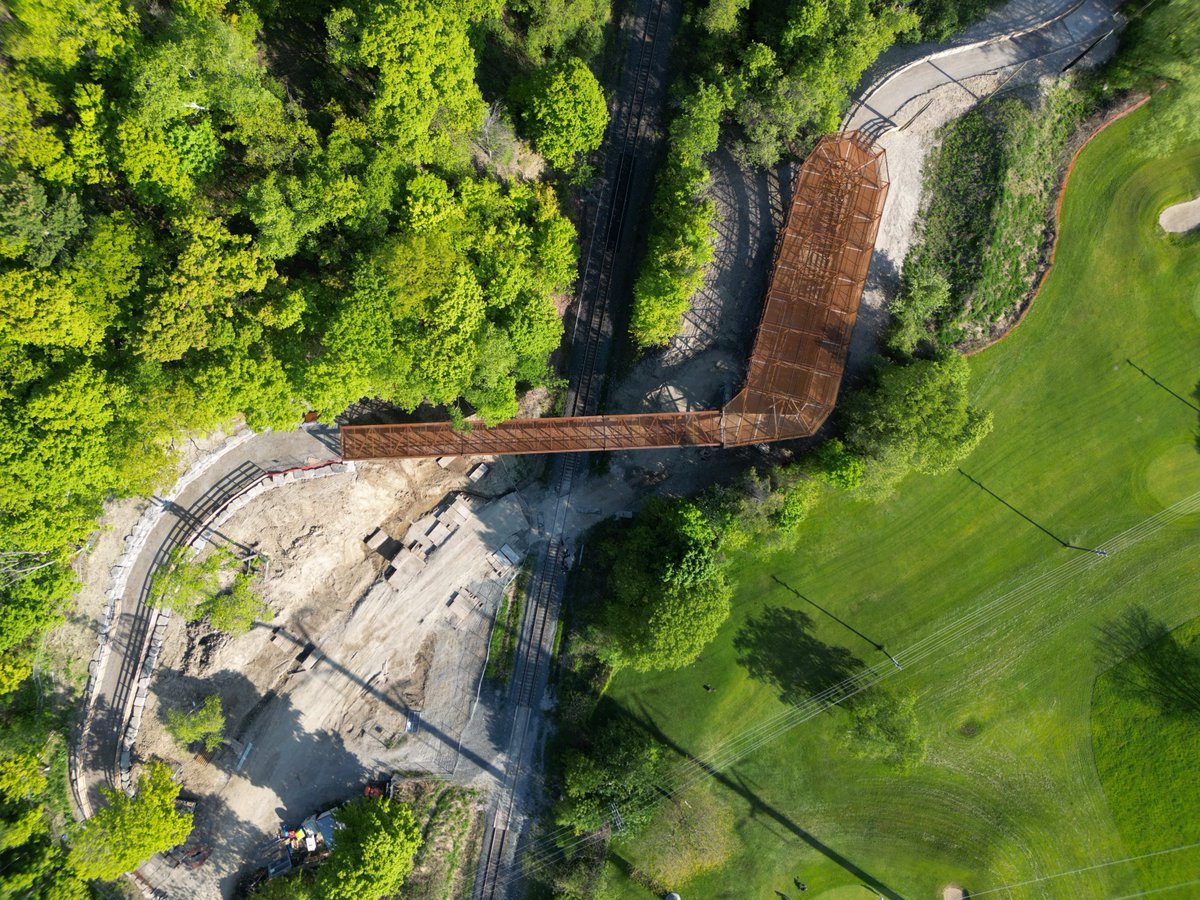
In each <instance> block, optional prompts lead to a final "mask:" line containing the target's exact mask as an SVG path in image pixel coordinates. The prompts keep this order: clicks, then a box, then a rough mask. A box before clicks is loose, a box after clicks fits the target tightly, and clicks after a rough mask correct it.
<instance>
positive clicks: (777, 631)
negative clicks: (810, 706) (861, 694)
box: [733, 606, 863, 705]
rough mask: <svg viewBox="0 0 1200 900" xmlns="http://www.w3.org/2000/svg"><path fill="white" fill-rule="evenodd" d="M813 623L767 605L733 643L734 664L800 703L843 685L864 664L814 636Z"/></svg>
mask: <svg viewBox="0 0 1200 900" xmlns="http://www.w3.org/2000/svg"><path fill="white" fill-rule="evenodd" d="M812 630H813V620H812V618H811V617H810V616H808V615H806V614H805V613H803V612H801V611H800V610H798V609H791V608H789V607H786V606H770V607H767V608H766V609H764V610H763V611H762V612H761V613H759V614H758V615H757V616H755V617H753V618H751V619H749V620H748V621H747V622H746V624H745V625H743V626H742V627H741V629H740V630H739V631H738V633H737V635H736V636H735V637H734V639H733V646H734V648H735V649H736V650H737V652H738V662H739V663H741V664H742V665H743V666H745V667H746V671H747V672H749V674H750V677H751V678H753V679H755V680H756V681H762V682H765V683H767V684H769V685H771V686H772V687H774V688H775V689H776V690H777V691H778V692H779V699H780V700H782V701H783V702H784V703H788V704H793V705H794V704H798V703H802V702H804V701H805V700H807V699H809V698H810V697H813V696H816V695H819V694H822V693H823V692H825V691H827V690H829V689H830V688H832V687H834V686H835V685H838V684H840V683H841V682H843V681H845V680H846V679H847V678H849V677H850V676H851V675H853V674H854V673H855V672H856V671H857V670H858V669H860V668H862V665H863V662H862V660H861V659H859V658H858V657H857V656H855V655H854V654H853V653H851V652H850V651H849V650H847V649H846V648H845V647H834V646H831V645H829V644H825V643H822V642H821V641H819V640H817V639H816V638H815V637H813V635H812Z"/></svg>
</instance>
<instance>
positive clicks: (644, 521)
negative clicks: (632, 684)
mask: <svg viewBox="0 0 1200 900" xmlns="http://www.w3.org/2000/svg"><path fill="white" fill-rule="evenodd" d="M719 549H720V538H719V535H718V533H717V531H716V529H715V528H714V527H713V526H712V524H711V523H710V522H709V521H708V519H707V518H706V517H705V515H704V513H703V512H702V511H701V509H700V508H699V507H697V506H696V505H695V504H693V503H689V502H687V501H678V500H659V499H655V500H651V501H650V502H649V503H648V504H647V505H646V507H645V509H644V510H643V511H642V513H641V514H640V515H639V516H638V518H637V519H636V520H635V522H634V524H633V526H632V527H630V528H629V529H627V530H626V531H625V532H624V533H623V534H622V535H620V537H618V538H617V539H615V540H614V541H613V542H612V544H611V545H610V546H609V547H608V548H606V550H604V551H603V552H604V553H605V555H606V557H607V558H608V559H610V560H611V571H610V575H609V590H610V592H611V601H610V602H609V603H608V604H607V605H606V607H605V609H604V612H603V625H602V628H603V630H604V632H605V633H604V636H603V638H602V641H601V644H602V653H603V655H604V656H605V657H606V659H607V660H608V661H609V662H610V663H612V664H613V665H617V666H620V665H629V666H632V667H633V668H635V669H638V670H641V671H646V670H650V669H677V668H681V667H683V666H686V665H689V664H690V663H692V662H694V661H695V659H696V657H697V656H699V655H700V651H701V650H703V649H704V647H705V645H706V644H707V643H708V642H709V641H711V640H712V638H713V637H714V636H715V635H716V633H717V629H718V628H720V627H721V625H722V623H724V621H725V619H727V618H728V617H729V600H730V596H731V594H732V592H731V590H730V588H729V585H728V584H727V583H726V581H725V576H724V573H723V571H722V566H721V563H720V558H719Z"/></svg>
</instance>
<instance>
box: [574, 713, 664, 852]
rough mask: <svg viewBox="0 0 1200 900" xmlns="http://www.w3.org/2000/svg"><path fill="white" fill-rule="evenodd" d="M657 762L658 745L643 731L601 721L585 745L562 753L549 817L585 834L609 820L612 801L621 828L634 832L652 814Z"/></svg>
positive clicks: (659, 757) (624, 723)
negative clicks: (558, 795)
mask: <svg viewBox="0 0 1200 900" xmlns="http://www.w3.org/2000/svg"><path fill="white" fill-rule="evenodd" d="M663 764H664V760H663V747H662V745H661V744H659V743H658V742H657V741H655V740H654V739H652V738H651V737H650V736H649V735H648V734H647V733H646V732H645V731H644V730H642V729H641V728H638V727H637V726H636V725H634V724H633V723H631V722H628V721H625V720H619V721H612V722H609V723H607V724H605V725H604V726H602V727H601V728H600V730H599V732H598V733H597V734H596V736H595V739H594V740H593V741H592V743H591V746H590V747H588V748H587V749H586V750H575V751H571V752H569V753H568V754H567V757H566V764H565V766H564V771H563V794H564V797H563V799H562V800H561V801H560V802H559V804H558V806H557V807H556V808H555V811H554V816H555V819H556V820H557V822H558V824H560V825H565V826H568V827H570V828H571V829H572V830H573V831H574V832H575V833H576V834H587V833H589V832H593V831H597V830H599V829H601V828H604V827H605V826H607V825H610V824H612V818H613V815H612V805H613V804H614V803H615V804H616V805H617V808H618V809H619V810H620V812H621V818H622V821H623V823H624V826H625V828H626V830H627V832H628V833H629V834H631V835H636V834H637V833H638V831H639V830H641V829H642V828H643V827H645V825H646V824H647V822H649V820H650V818H651V816H652V815H653V810H654V801H655V800H657V799H658V795H657V791H656V789H655V786H656V784H657V783H658V780H659V779H660V777H661V776H662V770H663Z"/></svg>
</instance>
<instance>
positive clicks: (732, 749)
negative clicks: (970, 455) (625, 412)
mask: <svg viewBox="0 0 1200 900" xmlns="http://www.w3.org/2000/svg"><path fill="white" fill-rule="evenodd" d="M1196 511H1200V492H1197V493H1195V494H1192V495H1191V496H1190V497H1186V498H1184V499H1183V500H1180V501H1178V502H1177V503H1175V504H1173V505H1171V506H1169V507H1167V508H1165V509H1163V510H1160V511H1159V512H1158V513H1156V514H1154V515H1152V516H1148V517H1147V518H1145V519H1143V520H1142V521H1141V522H1138V523H1137V524H1135V525H1133V526H1132V527H1130V528H1128V529H1126V530H1125V531H1124V532H1121V533H1120V534H1118V535H1116V536H1115V537H1113V538H1111V539H1110V540H1108V541H1105V542H1104V544H1103V546H1104V547H1106V548H1108V549H1109V552H1110V553H1112V554H1115V553H1118V552H1121V551H1123V550H1127V549H1130V548H1132V547H1133V546H1135V545H1136V544H1138V543H1140V542H1141V541H1142V540H1144V539H1146V538H1147V537H1149V536H1150V535H1152V534H1154V533H1156V532H1157V531H1159V530H1161V529H1162V528H1164V527H1166V526H1167V525H1169V524H1170V523H1171V522H1173V521H1175V520H1177V519H1179V518H1181V517H1183V516H1186V515H1189V514H1191V513H1193V512H1196ZM1101 564H1102V563H1101V560H1100V558H1098V557H1093V556H1083V555H1081V556H1077V557H1073V558H1072V559H1071V560H1068V561H1067V562H1065V563H1063V564H1061V565H1059V566H1057V567H1055V568H1054V569H1052V570H1050V571H1048V572H1044V573H1042V574H1040V575H1038V576H1035V577H1034V578H1032V579H1030V580H1029V581H1026V582H1024V583H1023V584H1021V585H1018V586H1017V587H1016V588H1014V589H1013V590H1010V591H1008V592H1006V593H1005V594H1002V595H1001V596H999V597H997V598H996V599H994V600H992V601H990V602H989V603H986V604H984V605H983V606H982V607H979V608H977V609H976V610H973V611H972V612H970V613H968V614H966V615H964V616H961V617H959V618H958V619H956V620H955V621H953V622H951V623H948V624H947V625H946V626H943V627H942V628H941V629H938V630H937V631H935V632H933V633H932V634H930V635H929V636H927V637H926V638H923V639H922V640H920V641H917V642H916V643H915V644H913V645H912V646H911V647H909V648H908V649H907V650H904V651H901V652H900V653H897V654H896V656H897V657H898V658H899V659H901V660H904V662H905V666H906V667H911V666H913V665H914V664H915V663H917V662H921V661H924V660H926V659H928V658H929V657H930V656H932V655H934V654H936V653H939V652H941V650H943V649H944V648H945V647H947V646H953V645H955V644H958V643H960V642H961V641H962V640H963V639H964V637H965V636H966V634H968V633H970V632H974V631H979V630H981V629H982V628H983V627H985V626H986V625H987V624H989V623H990V622H994V621H995V620H997V619H998V618H999V617H1001V616H1004V615H1006V614H1007V613H1008V612H1009V611H1010V610H1011V609H1014V608H1016V607H1017V606H1020V605H1022V604H1024V603H1025V602H1026V601H1027V600H1028V599H1030V598H1031V597H1034V596H1036V595H1037V594H1040V593H1043V592H1044V591H1046V590H1049V589H1052V588H1055V587H1057V586H1058V585H1059V584H1060V583H1063V582H1066V581H1067V580H1070V579H1071V578H1072V577H1073V576H1075V575H1076V574H1079V573H1080V572H1081V571H1082V570H1084V569H1090V568H1092V567H1094V566H1097V565H1101ZM1078 609H1080V608H1077V611H1078ZM896 671H897V670H896V669H894V668H893V667H892V666H891V665H889V664H885V663H882V662H881V663H878V664H877V665H875V666H871V667H868V668H867V669H864V670H862V671H860V672H858V673H856V674H855V675H853V676H850V677H849V678H846V679H844V680H843V681H841V682H839V683H838V684H836V685H833V686H831V687H829V688H827V689H826V690H824V691H822V692H820V693H818V694H816V695H813V696H812V697H810V698H809V699H808V700H806V701H805V702H803V703H801V704H799V705H798V706H795V707H789V708H788V709H787V710H784V711H783V712H781V713H778V714H776V715H775V716H773V717H771V719H769V720H767V721H765V722H763V723H759V724H758V725H755V726H752V727H751V728H749V729H745V730H744V731H743V732H741V733H739V734H738V735H736V736H733V737H731V738H729V739H727V740H725V741H723V742H721V743H719V744H717V745H715V746H714V747H712V748H709V750H708V752H707V753H706V755H705V758H704V759H700V758H695V757H694V758H692V759H689V760H687V761H685V762H684V763H682V764H680V765H679V766H678V767H677V770H683V774H682V777H681V779H680V781H679V783H678V784H676V786H675V787H674V788H672V789H669V790H666V791H665V793H666V794H667V795H668V796H669V797H675V796H677V795H678V794H679V793H681V792H683V791H685V790H687V789H688V788H690V787H692V786H693V785H695V784H697V783H699V782H700V781H703V780H704V779H706V778H709V777H712V776H713V775H715V774H716V773H717V772H719V771H721V770H722V769H725V768H728V767H729V766H731V765H732V764H733V763H735V762H737V761H739V760H740V759H742V758H744V757H745V756H747V755H749V754H750V753H753V752H754V751H755V750H757V749H759V748H760V747H762V746H765V745H766V744H768V743H770V742H771V741H773V740H775V739H776V738H778V737H779V736H780V735H782V734H784V733H786V732H787V731H789V730H791V729H792V728H794V727H796V726H797V725H800V724H803V723H804V722H806V721H809V720H810V719H812V718H815V717H816V716H817V715H819V714H820V713H821V712H823V711H825V709H827V708H828V707H829V706H831V705H836V704H838V703H841V702H844V701H845V700H848V699H850V698H851V697H853V696H855V695H856V694H859V693H861V692H862V691H864V690H866V689H867V688H869V687H871V686H873V685H875V684H877V683H878V682H879V681H881V680H882V679H883V678H885V677H889V676H891V675H894V674H896ZM659 802H661V801H657V800H656V801H651V802H647V803H643V804H640V805H638V806H636V807H633V809H635V810H636V811H639V812H642V811H648V810H649V809H650V808H652V807H653V806H655V805H657V804H658V803H659ZM627 810H628V808H627ZM628 815H629V812H628V811H627V812H626V817H628ZM572 831H573V829H571V828H570V827H569V826H563V827H560V828H557V829H554V830H552V831H550V832H548V833H547V834H545V835H542V836H539V837H538V838H537V840H536V843H538V844H541V845H542V846H541V849H539V850H534V851H532V852H531V853H527V854H525V858H524V865H523V867H522V869H523V870H524V871H525V872H528V871H536V870H537V869H539V868H541V867H543V866H545V865H546V864H548V863H549V862H550V861H551V860H552V859H553V858H555V857H556V856H557V855H558V853H559V852H560V851H564V850H572V849H575V848H577V847H582V846H584V845H586V844H587V843H590V842H593V841H595V840H597V839H598V838H599V836H598V835H596V834H589V835H583V836H579V837H577V838H575V839H574V840H573V841H569V842H568V843H567V844H565V845H563V846H562V847H560V846H558V844H557V841H558V840H559V839H561V838H564V837H568V836H569V835H570V834H571V832H572ZM547 845H548V846H547ZM521 874H522V873H521V872H520V871H518V872H513V873H511V874H510V875H508V876H506V877H505V878H502V879H501V880H500V882H499V884H507V883H509V882H510V881H512V880H514V879H515V878H518V877H521Z"/></svg>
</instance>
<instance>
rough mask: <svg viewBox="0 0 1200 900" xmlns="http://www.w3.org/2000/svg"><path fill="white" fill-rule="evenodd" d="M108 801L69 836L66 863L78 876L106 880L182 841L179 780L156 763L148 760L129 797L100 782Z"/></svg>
mask: <svg viewBox="0 0 1200 900" xmlns="http://www.w3.org/2000/svg"><path fill="white" fill-rule="evenodd" d="M100 791H101V793H103V794H104V797H105V799H106V800H108V806H105V807H102V808H101V809H98V810H97V811H96V814H95V815H94V816H92V818H90V819H88V820H87V821H86V822H84V823H83V824H82V825H80V826H79V827H78V828H77V829H76V831H75V833H74V835H73V836H72V837H71V851H70V857H69V858H70V864H71V866H72V867H73V868H74V869H75V871H76V872H78V873H79V875H80V877H82V878H87V879H92V878H99V879H102V880H104V881H112V880H113V879H114V878H117V877H118V876H120V875H122V874H123V873H125V872H130V871H132V870H134V869H136V868H137V867H138V866H139V865H141V864H142V863H143V862H145V861H146V860H147V859H149V858H150V857H151V856H152V855H153V854H155V853H158V852H160V851H163V850H167V849H169V848H171V847H174V846H175V845H176V844H179V843H182V842H183V841H184V840H185V839H186V838H187V836H188V834H189V833H190V832H191V830H192V815H191V813H180V812H177V811H176V810H175V798H176V797H177V796H178V795H179V785H177V784H176V783H175V782H174V780H173V779H172V778H171V770H170V769H168V768H167V767H166V766H165V765H163V764H162V763H158V762H155V763H150V764H149V765H148V766H146V768H145V770H144V771H143V772H142V774H141V775H140V776H139V777H138V782H137V791H136V793H135V794H134V796H133V797H132V798H131V797H129V796H127V795H126V794H125V793H124V792H123V791H118V790H112V789H110V788H101V789H100Z"/></svg>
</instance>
